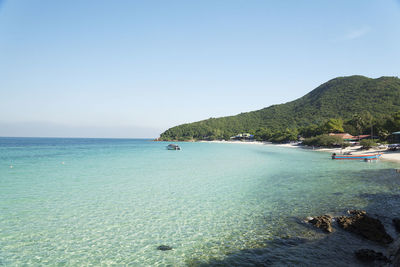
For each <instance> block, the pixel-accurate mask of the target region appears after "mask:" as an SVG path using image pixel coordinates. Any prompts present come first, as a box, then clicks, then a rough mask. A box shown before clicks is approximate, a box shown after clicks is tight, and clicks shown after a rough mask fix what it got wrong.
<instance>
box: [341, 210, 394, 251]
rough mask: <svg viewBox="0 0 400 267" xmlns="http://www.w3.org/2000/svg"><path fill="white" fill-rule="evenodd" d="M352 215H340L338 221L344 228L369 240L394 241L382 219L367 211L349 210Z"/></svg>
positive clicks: (382, 242) (385, 242)
mask: <svg viewBox="0 0 400 267" xmlns="http://www.w3.org/2000/svg"><path fill="white" fill-rule="evenodd" d="M349 213H350V214H351V216H340V217H338V218H336V221H337V223H338V225H339V226H340V227H342V228H343V229H345V230H347V231H349V232H352V233H355V234H359V235H361V236H363V237H365V238H366V239H368V240H371V241H375V242H378V243H381V244H389V243H392V242H393V238H392V237H391V236H390V235H389V234H388V233H387V232H386V230H385V227H384V226H383V224H382V223H381V221H380V220H378V219H375V218H372V217H370V216H368V215H367V214H366V212H365V211H349Z"/></svg>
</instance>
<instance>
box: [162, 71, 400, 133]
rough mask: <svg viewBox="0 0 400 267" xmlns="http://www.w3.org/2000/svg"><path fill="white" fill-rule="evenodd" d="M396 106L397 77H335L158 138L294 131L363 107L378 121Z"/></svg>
mask: <svg viewBox="0 0 400 267" xmlns="http://www.w3.org/2000/svg"><path fill="white" fill-rule="evenodd" d="M399 110H400V79H399V78H397V77H381V78H378V79H371V78H367V77H364V76H349V77H338V78H335V79H332V80H330V81H328V82H326V83H324V84H322V85H320V86H319V87H317V88H316V89H314V90H312V91H311V92H310V93H308V94H306V95H305V96H303V97H301V98H299V99H296V100H294V101H291V102H288V103H285V104H280V105H273V106H270V107H267V108H264V109H261V110H257V111H252V112H246V113H241V114H238V115H236V116H229V117H222V118H211V119H207V120H203V121H199V122H194V123H188V124H183V125H179V126H175V127H172V128H170V129H168V130H166V131H165V132H164V133H162V134H161V136H160V139H161V140H190V139H197V140H203V139H207V140H210V139H229V137H230V136H233V135H236V134H238V133H241V132H250V133H256V132H257V131H259V130H260V129H267V130H268V131H271V132H277V131H284V130H285V129H286V130H287V129H289V130H295V131H297V130H299V129H301V128H302V127H307V126H310V125H313V124H315V125H320V124H321V123H324V122H325V121H327V120H328V119H330V118H340V119H342V120H344V121H347V120H351V119H352V118H353V116H354V114H362V113H363V112H366V111H368V112H369V113H370V114H371V115H372V116H373V118H374V121H380V120H384V119H386V118H388V117H390V116H392V115H393V114H394V113H395V112H397V111H399Z"/></svg>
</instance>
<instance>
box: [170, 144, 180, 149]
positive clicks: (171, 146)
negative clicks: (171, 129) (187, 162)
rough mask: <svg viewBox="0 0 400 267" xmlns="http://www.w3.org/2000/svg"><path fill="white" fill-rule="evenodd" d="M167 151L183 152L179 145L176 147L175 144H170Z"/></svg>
mask: <svg viewBox="0 0 400 267" xmlns="http://www.w3.org/2000/svg"><path fill="white" fill-rule="evenodd" d="M167 149H168V150H181V148H180V147H179V146H178V145H175V144H169V145H168V146H167Z"/></svg>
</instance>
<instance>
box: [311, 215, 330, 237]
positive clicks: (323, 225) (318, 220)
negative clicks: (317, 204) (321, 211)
mask: <svg viewBox="0 0 400 267" xmlns="http://www.w3.org/2000/svg"><path fill="white" fill-rule="evenodd" d="M308 222H309V223H311V224H313V225H315V226H316V227H318V228H320V229H322V230H324V231H325V232H328V233H332V217H331V216H329V215H322V216H318V217H315V218H311V219H310V220H308Z"/></svg>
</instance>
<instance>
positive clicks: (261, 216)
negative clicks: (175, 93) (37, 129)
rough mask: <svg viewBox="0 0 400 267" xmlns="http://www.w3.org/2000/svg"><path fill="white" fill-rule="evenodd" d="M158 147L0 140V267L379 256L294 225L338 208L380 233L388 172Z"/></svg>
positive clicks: (257, 149) (273, 152) (259, 150)
mask: <svg viewBox="0 0 400 267" xmlns="http://www.w3.org/2000/svg"><path fill="white" fill-rule="evenodd" d="M166 145H167V143H163V142H151V141H149V140H134V139H57V138H50V139H49V138H0V265H6V266H17V265H18V266H20V265H24V264H27V265H30V264H32V265H51V266H54V265H60V266H63V265H93V266H96V265H100V264H103V265H132V266H157V265H158V266H166V265H171V266H185V265H202V264H204V265H217V264H220V265H235V264H236V265H240V264H243V263H244V262H246V263H249V262H250V263H253V264H254V265H256V264H261V263H265V264H270V265H308V266H313V265H315V266H317V265H320V264H333V263H336V264H339V265H340V264H342V265H343V264H345V265H358V263H357V261H355V259H354V257H353V255H352V254H351V253H349V251H350V250H351V249H353V248H354V249H355V248H357V247H359V246H360V245H364V246H367V247H371V248H377V249H380V248H379V247H376V245H375V244H372V243H368V242H367V243H365V241H364V240H362V239H360V238H358V237H354V236H352V235H348V234H345V233H343V232H342V231H336V232H335V233H334V234H332V235H329V236H327V235H325V234H324V233H322V232H319V231H315V230H314V229H312V228H310V227H308V226H307V225H304V224H302V223H301V219H302V218H305V217H306V216H310V215H320V214H324V213H333V214H334V213H342V212H344V211H346V210H347V209H350V208H361V209H367V210H368V211H369V212H370V213H373V214H379V215H382V216H384V217H383V218H384V219H383V220H384V223H387V224H389V222H390V218H392V217H394V216H399V215H400V210H399V208H398V207H400V201H399V200H398V193H399V185H400V179H399V177H398V175H397V174H396V173H395V172H394V171H393V168H394V166H395V165H394V164H393V163H387V162H382V161H380V162H376V163H365V162H362V161H360V162H358V161H351V162H346V161H333V160H331V159H330V157H329V154H326V153H319V152H312V151H305V150H302V149H290V148H281V147H276V146H256V145H237V144H214V143H180V144H179V145H180V146H181V147H182V150H181V151H168V150H166V149H165V146H166ZM385 218H386V219H385ZM385 220H386V221H385ZM388 230H389V231H392V229H388ZM391 233H392V235H393V236H394V235H395V233H394V232H391ZM343 240H344V241H345V242H346V244H347V245H348V248H342V247H341V246H340V244H341V242H343ZM159 245H169V246H172V247H173V250H170V251H159V250H157V249H156V248H157V246H159ZM326 246H328V249H326V248H327V247H326ZM349 248H350V249H349Z"/></svg>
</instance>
